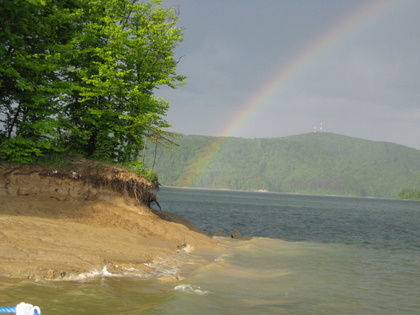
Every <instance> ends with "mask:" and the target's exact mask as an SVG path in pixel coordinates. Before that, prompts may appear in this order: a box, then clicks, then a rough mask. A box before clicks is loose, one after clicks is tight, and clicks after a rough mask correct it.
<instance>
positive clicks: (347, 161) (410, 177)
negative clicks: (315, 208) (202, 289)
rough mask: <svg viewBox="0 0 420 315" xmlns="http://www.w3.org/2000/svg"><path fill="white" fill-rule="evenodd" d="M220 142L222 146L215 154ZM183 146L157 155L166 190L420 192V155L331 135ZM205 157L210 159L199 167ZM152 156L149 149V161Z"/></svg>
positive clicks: (183, 142)
mask: <svg viewBox="0 0 420 315" xmlns="http://www.w3.org/2000/svg"><path fill="white" fill-rule="evenodd" d="M215 141H216V142H217V141H218V142H220V143H221V145H220V146H216V147H215V148H214V147H213V149H212V150H210V149H209V148H212V143H214V142H215ZM178 142H179V144H180V147H179V148H177V149H176V152H175V153H173V152H166V151H163V150H159V151H158V153H157V163H156V170H157V171H158V173H159V181H160V182H161V183H162V185H169V186H190V187H204V188H215V189H239V190H259V189H262V190H269V191H276V192H289V193H308V194H330V195H345V196H373V197H387V198H394V197H395V196H397V194H398V192H400V191H401V190H402V189H403V188H404V187H420V164H419V163H418V161H419V160H420V151H419V150H415V149H411V148H407V147H404V146H401V145H397V144H392V143H385V142H374V141H368V140H363V139H356V138H351V137H346V136H340V135H335V134H330V133H310V134H305V135H299V136H291V137H285V138H272V139H242V138H218V137H205V136H185V137H183V138H180V139H179V140H178ZM203 153H204V156H207V157H210V158H209V159H208V160H205V159H203V161H202V163H197V160H199V158H200V156H203ZM152 156H153V152H152V150H150V151H149V152H148V155H147V156H146V158H147V159H149V160H150V159H152ZM194 168H196V169H194ZM183 178H184V179H185V178H186V179H188V182H185V181H184V182H183V181H180V179H183Z"/></svg>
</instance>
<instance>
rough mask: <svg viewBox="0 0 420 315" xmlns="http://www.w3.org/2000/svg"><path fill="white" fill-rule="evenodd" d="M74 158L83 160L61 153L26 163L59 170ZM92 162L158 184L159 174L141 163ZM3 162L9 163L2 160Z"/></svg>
mask: <svg viewBox="0 0 420 315" xmlns="http://www.w3.org/2000/svg"><path fill="white" fill-rule="evenodd" d="M73 158H81V157H80V156H73V155H67V154H60V153H53V154H49V155H44V156H39V157H37V158H36V159H34V161H33V162H31V163H24V164H28V165H31V164H32V165H39V166H52V167H57V168H63V167H66V166H69V165H71V164H72V163H73V162H72V159H73ZM89 160H91V161H95V162H102V163H107V164H111V165H115V166H119V167H123V168H125V169H127V170H129V171H131V172H134V173H136V174H137V175H139V176H141V177H144V178H146V179H148V180H150V181H151V182H153V183H157V182H158V176H157V173H156V172H155V171H153V170H151V169H149V168H148V167H147V165H144V164H143V163H142V162H141V161H138V162H131V163H126V164H118V163H114V162H112V161H105V160H95V159H89ZM1 162H7V161H3V160H1V159H0V163H1Z"/></svg>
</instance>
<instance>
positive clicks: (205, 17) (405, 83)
mask: <svg viewBox="0 0 420 315" xmlns="http://www.w3.org/2000/svg"><path fill="white" fill-rule="evenodd" d="M163 6H164V7H170V6H176V7H177V8H179V12H180V20H179V23H178V25H179V26H180V27H182V28H183V29H184V41H183V42H182V43H180V45H179V47H178V48H177V49H176V56H177V58H179V57H182V58H181V60H180V62H179V66H178V73H179V74H182V75H186V76H187V77H188V79H187V84H186V85H184V86H182V87H180V88H178V89H176V90H171V89H168V88H161V89H160V90H158V91H157V92H156V94H157V95H158V96H162V97H163V98H165V99H167V100H169V101H170V110H169V113H168V116H167V117H166V118H167V120H168V121H169V123H170V124H171V125H172V126H173V128H172V129H171V130H173V131H177V132H181V133H184V134H199V135H213V136H221V135H222V136H235V137H244V138H260V137H264V138H272V137H284V136H289V135H296V134H302V133H308V132H312V131H313V130H314V127H317V128H318V129H319V126H320V124H321V123H322V125H323V130H324V131H325V132H333V133H337V134H342V135H347V136H352V137H358V138H364V139H369V140H376V141H388V142H394V143H399V144H403V145H406V146H409V147H413V148H416V149H420V18H419V13H420V0H390V1H388V0H375V1H371V0H163ZM293 63H294V66H292V64H293ZM287 69H290V73H289V74H284V78H283V80H282V81H281V82H280V81H279V83H276V84H275V85H274V88H272V89H271V91H270V92H265V93H266V94H265V95H264V97H262V94H263V91H264V89H265V90H267V86H269V85H270V84H273V82H275V80H276V78H278V76H279V75H281V74H282V73H285V72H286V71H287ZM277 80H278V79H277ZM252 100H254V105H253V104H252ZM246 108H248V110H249V113H248V114H246V115H245V116H243V115H244V110H245V109H246ZM241 115H242V116H241ZM241 117H242V118H241ZM234 122H237V123H236V125H234ZM238 122H239V123H238Z"/></svg>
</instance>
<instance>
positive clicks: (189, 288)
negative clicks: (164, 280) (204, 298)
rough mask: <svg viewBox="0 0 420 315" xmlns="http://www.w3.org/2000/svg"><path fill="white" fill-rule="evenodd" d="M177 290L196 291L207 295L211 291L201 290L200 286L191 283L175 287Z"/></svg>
mask: <svg viewBox="0 0 420 315" xmlns="http://www.w3.org/2000/svg"><path fill="white" fill-rule="evenodd" d="M174 290H176V291H182V292H186V293H195V294H198V295H205V294H207V293H209V291H204V290H201V288H200V287H199V286H194V285H189V284H180V285H178V286H176V287H175V288H174Z"/></svg>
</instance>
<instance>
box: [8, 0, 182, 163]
mask: <svg viewBox="0 0 420 315" xmlns="http://www.w3.org/2000/svg"><path fill="white" fill-rule="evenodd" d="M0 5H1V7H2V10H1V12H0V74H1V75H0V158H2V159H4V160H9V161H14V162H30V161H32V160H33V159H34V158H36V157H37V156H42V155H45V154H48V153H51V152H55V151H58V152H61V151H64V152H71V153H77V154H80V155H83V156H85V157H90V158H97V159H102V160H109V161H114V162H118V163H127V162H130V161H136V160H137V158H138V156H139V154H140V152H141V151H142V150H143V149H144V146H145V145H146V143H147V142H148V141H153V138H152V139H150V137H155V135H157V134H160V135H164V134H165V132H164V129H165V128H167V127H169V126H170V125H169V123H168V122H167V121H166V120H165V119H164V116H165V114H166V112H167V110H168V106H169V105H168V102H167V101H165V100H163V99H162V98H159V97H157V96H156V95H155V94H154V91H155V90H156V89H157V88H158V87H159V86H163V85H166V86H169V87H172V88H176V87H177V86H179V85H181V84H183V82H184V79H185V77H184V76H181V75H178V74H177V73H176V66H177V60H176V59H175V58H174V48H175V47H176V46H177V45H178V44H179V43H180V42H181V41H182V30H181V29H180V28H178V27H177V20H178V15H177V12H176V10H174V9H173V8H169V9H164V8H163V7H162V6H161V1H159V0H151V1H147V2H141V3H138V2H136V1H134V0H0ZM148 137H149V139H148Z"/></svg>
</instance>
